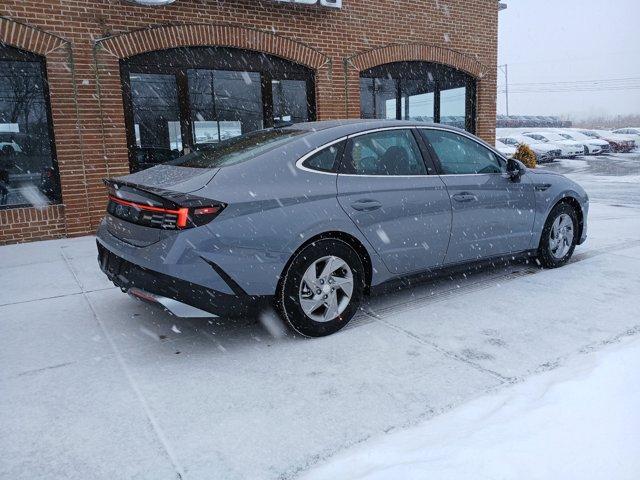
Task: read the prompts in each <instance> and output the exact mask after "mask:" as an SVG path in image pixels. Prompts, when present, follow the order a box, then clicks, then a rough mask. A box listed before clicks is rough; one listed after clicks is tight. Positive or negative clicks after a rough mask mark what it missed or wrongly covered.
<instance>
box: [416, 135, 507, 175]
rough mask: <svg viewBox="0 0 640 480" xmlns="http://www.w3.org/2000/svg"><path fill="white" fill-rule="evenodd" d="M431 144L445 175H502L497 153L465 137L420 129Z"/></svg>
mask: <svg viewBox="0 0 640 480" xmlns="http://www.w3.org/2000/svg"><path fill="white" fill-rule="evenodd" d="M420 133H421V134H422V136H423V137H424V139H425V140H426V141H427V142H429V143H430V144H431V146H432V147H433V149H434V151H435V152H436V155H437V156H438V160H439V161H440V166H441V167H442V173H444V174H449V175H451V174H474V173H500V172H502V168H501V164H500V162H499V161H498V159H497V157H496V155H495V153H493V152H492V151H491V150H489V149H488V148H486V147H484V146H482V145H480V144H479V143H478V142H476V141H474V140H471V139H470V138H467V137H465V136H462V135H459V134H457V133H453V132H447V131H443V130H429V129H420Z"/></svg>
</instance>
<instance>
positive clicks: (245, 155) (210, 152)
mask: <svg viewBox="0 0 640 480" xmlns="http://www.w3.org/2000/svg"><path fill="white" fill-rule="evenodd" d="M303 133H305V130H294V129H282V130H278V129H273V130H258V131H256V132H251V133H246V134H244V135H240V136H238V137H234V138H230V139H228V140H223V141H221V142H218V143H215V144H209V145H207V146H204V147H202V148H201V149H199V150H196V151H195V152H192V153H189V154H187V155H185V156H183V157H180V158H176V159H175V160H170V161H168V162H166V164H167V165H177V166H180V167H191V168H219V167H228V166H229V165H235V164H237V163H241V162H245V161H247V160H250V159H252V158H255V157H257V156H258V155H262V154H263V153H266V152H268V151H269V150H273V149H274V148H276V147H279V146H281V145H284V144H286V143H287V142H289V141H290V140H291V139H292V138H294V137H297V136H298V135H301V134H303Z"/></svg>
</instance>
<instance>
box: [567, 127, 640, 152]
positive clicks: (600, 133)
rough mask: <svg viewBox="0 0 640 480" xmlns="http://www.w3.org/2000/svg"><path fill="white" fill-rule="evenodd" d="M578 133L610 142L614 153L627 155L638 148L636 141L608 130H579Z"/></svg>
mask: <svg viewBox="0 0 640 480" xmlns="http://www.w3.org/2000/svg"><path fill="white" fill-rule="evenodd" d="M578 131H579V132H580V133H583V134H585V135H586V136H587V137H591V138H599V139H600V140H605V141H607V142H609V144H610V145H611V149H612V150H613V151H614V152H622V153H626V152H630V151H631V150H633V149H634V148H636V142H635V140H634V139H633V138H632V137H630V136H628V135H620V134H619V133H613V132H609V131H608V130H590V129H579V130H578Z"/></svg>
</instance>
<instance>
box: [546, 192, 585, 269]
mask: <svg viewBox="0 0 640 480" xmlns="http://www.w3.org/2000/svg"><path fill="white" fill-rule="evenodd" d="M561 215H568V216H569V218H570V219H571V221H572V223H573V239H572V241H571V245H570V246H569V249H568V250H567V252H566V253H565V254H564V255H562V256H561V257H560V258H558V257H557V256H556V255H554V251H553V245H552V227H553V224H554V222H555V221H556V219H557V218H558V217H560V216H561ZM577 242H578V215H577V214H576V211H575V209H574V208H573V207H572V206H571V205H569V204H568V203H565V202H562V203H559V204H557V205H556V206H555V207H553V209H552V210H551V212H550V213H549V216H548V217H547V221H546V222H545V224H544V228H543V229H542V236H541V237H540V245H539V246H538V260H539V261H540V263H541V264H542V266H543V267H545V268H557V267H561V266H562V265H564V264H565V263H567V262H568V261H569V259H570V258H571V256H572V255H573V251H574V250H575V248H576V244H577Z"/></svg>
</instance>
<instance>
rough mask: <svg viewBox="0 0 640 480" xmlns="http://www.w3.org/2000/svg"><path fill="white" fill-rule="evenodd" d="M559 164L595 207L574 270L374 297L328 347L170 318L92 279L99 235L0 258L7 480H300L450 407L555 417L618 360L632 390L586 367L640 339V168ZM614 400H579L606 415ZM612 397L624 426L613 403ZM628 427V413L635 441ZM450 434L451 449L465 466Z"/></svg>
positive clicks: (513, 272)
mask: <svg viewBox="0 0 640 480" xmlns="http://www.w3.org/2000/svg"><path fill="white" fill-rule="evenodd" d="M568 162H569V163H567V162H562V164H553V165H551V166H549V167H545V168H551V169H558V170H560V171H563V172H565V173H568V174H569V175H571V176H574V178H577V179H579V180H580V182H581V183H583V185H584V186H585V188H586V189H587V191H588V192H589V193H590V195H591V197H592V199H593V202H592V205H591V212H590V217H589V239H588V241H587V243H586V244H585V245H583V246H580V247H578V248H577V250H576V254H575V256H574V260H573V261H572V262H571V263H570V264H569V265H567V266H565V267H563V268H561V269H556V270H539V269H537V268H535V267H534V266H532V265H527V264H523V263H516V264H512V265H507V266H503V267H499V268H494V269H484V270H481V271H476V272H470V273H468V274H467V275H456V276H452V277H444V278H440V279H438V280H435V281H432V282H429V283H426V284H423V285H417V286H415V287H413V288H411V289H407V290H403V291H400V292H397V293H394V294H389V295H386V296H384V297H377V298H373V299H371V300H370V301H369V302H368V303H367V304H366V305H365V308H364V311H363V312H361V313H360V314H359V315H358V316H357V318H356V319H354V321H353V322H352V324H351V325H350V326H349V327H347V328H346V329H345V330H343V331H341V332H340V333H338V334H337V335H334V336H331V337H327V338H323V339H317V340H302V339H298V338H293V337H291V336H285V337H283V338H279V337H272V336H271V335H270V334H269V333H268V331H267V330H266V329H265V328H264V327H263V326H262V324H261V323H260V322H259V320H258V319H254V318H247V319H245V320H242V321H235V322H231V321H226V320H216V321H215V322H212V323H209V322H208V321H207V320H202V319H200V320H198V319H188V320H183V319H176V318H172V317H170V316H169V315H167V314H165V313H164V312H161V311H159V310H156V309H153V308H150V307H148V306H146V305H145V304H143V303H141V302H137V301H134V300H132V299H130V298H129V297H127V296H126V295H124V294H122V293H121V292H120V291H119V290H118V289H116V288H114V287H113V286H112V285H110V284H109V283H108V282H107V281H106V279H105V278H104V276H103V275H102V273H101V272H100V271H99V269H98V266H97V261H96V250H95V241H94V239H92V238H90V237H86V238H78V239H67V240H56V241H49V242H39V243H34V244H26V245H12V246H6V247H0V432H1V433H2V434H1V435H0V459H1V460H0V478H11V479H12V480H14V479H21V478H24V479H30V480H31V479H33V478H65V479H66V478H70V479H82V480H85V479H87V478H91V479H109V480H114V479H129V478H142V479H154V480H163V479H176V478H179V477H180V478H183V479H212V478H215V479H216V480H219V479H220V480H226V479H252V480H253V479H290V478H295V477H298V476H301V475H304V474H306V473H307V471H309V470H310V469H313V468H322V467H321V466H322V464H323V463H324V462H325V461H327V460H329V459H331V457H333V456H336V455H340V454H341V452H343V451H348V449H349V448H351V447H354V446H356V445H361V446H362V447H363V448H367V447H366V446H365V443H364V442H366V441H367V440H372V441H374V442H378V441H384V439H383V440H375V439H376V438H381V437H382V438H384V436H385V433H387V432H398V431H400V430H401V429H403V428H411V427H412V426H417V425H421V424H422V423H423V422H425V421H426V422H427V423H426V424H425V425H426V426H427V427H424V428H426V429H427V430H429V429H430V428H431V427H429V425H435V424H436V423H435V422H447V418H451V417H449V415H456V413H455V412H459V411H461V412H467V414H468V415H471V418H475V421H474V422H473V423H474V424H475V425H476V426H480V427H487V428H488V427H489V426H490V423H483V421H482V420H481V419H480V420H479V419H478V415H480V410H479V409H476V408H478V407H473V406H474V405H476V406H478V405H479V406H482V405H485V406H486V405H491V402H493V401H495V399H496V398H501V397H500V396H501V395H504V397H502V398H505V399H510V401H509V402H508V403H507V406H505V410H502V411H501V410H499V409H498V410H496V411H495V412H494V413H493V414H495V415H496V417H495V418H500V419H501V422H496V424H495V428H496V429H499V428H504V429H505V430H504V432H505V435H506V433H507V431H508V430H509V428H510V426H511V425H512V424H511V423H510V421H512V420H513V421H515V420H517V418H516V417H518V416H519V415H516V413H515V412H516V411H522V412H524V411H525V410H527V408H526V407H527V405H531V406H532V409H530V410H531V412H529V413H530V414H531V415H532V416H531V417H529V415H527V418H529V419H533V418H542V417H536V415H537V413H536V412H538V410H540V414H541V415H542V414H544V413H545V412H547V413H549V414H551V413H550V412H552V411H554V410H549V409H548V408H551V407H553V406H554V404H555V406H556V407H559V406H560V404H561V403H562V402H561V401H560V400H561V398H564V395H563V394H562V392H565V391H566V388H568V387H566V385H567V384H571V382H570V381H569V380H568V377H570V376H571V375H573V373H574V372H575V374H576V378H575V381H576V382H581V379H582V380H585V379H587V378H591V377H594V378H600V377H601V373H598V372H602V371H603V370H600V367H598V366H597V365H600V364H601V365H602V368H604V369H605V370H604V371H608V370H607V369H608V368H610V364H611V362H614V363H615V362H617V363H618V365H619V367H620V372H621V373H620V375H621V376H619V377H617V378H618V379H619V380H620V381H621V382H622V378H623V377H622V375H623V372H627V371H629V370H628V369H627V368H626V367H627V366H629V365H626V362H629V364H630V362H631V361H632V360H633V359H631V358H630V357H627V356H622V357H621V356H618V355H617V354H615V353H612V354H611V356H608V355H607V356H605V357H602V358H603V359H604V360H603V361H602V362H601V363H600V362H597V361H596V360H597V359H599V358H601V357H599V355H598V354H597V353H590V354H585V353H584V352H585V351H589V352H597V351H599V350H601V349H602V348H604V347H605V346H607V345H609V344H612V343H617V342H618V341H620V339H624V343H626V342H627V341H628V342H631V343H629V345H632V344H633V345H637V342H636V340H635V339H637V338H640V316H639V314H638V312H640V275H639V274H638V272H639V271H640V188H638V186H637V184H635V183H634V182H629V181H627V180H628V177H630V176H638V175H639V174H640V173H639V170H638V168H639V167H640V158H638V157H637V156H636V157H635V160H633V156H625V157H621V158H618V157H616V156H611V157H610V158H609V157H596V158H594V159H592V158H589V159H586V160H583V161H577V163H575V164H572V163H571V161H568ZM597 162H608V163H607V164H604V163H597ZM601 172H608V173H606V175H607V176H608V177H610V178H607V181H606V182H601V181H600V180H599V179H598V177H599V176H602V175H604V173H601ZM611 172H613V173H611ZM618 180H619V181H618ZM633 342H636V343H633ZM607 348H609V347H607ZM611 348H615V347H611ZM592 355H594V356H593V357H592ZM624 355H626V354H624ZM607 358H609V360H607ZM636 358H637V357H636ZM594 359H596V360H594ZM616 359H618V360H616ZM575 362H578V363H577V364H580V363H586V366H585V367H584V370H583V369H579V370H576V369H575V368H574V367H573V366H572V365H577V364H576V363H575ZM593 365H596V366H595V367H593ZM563 366H568V367H567V369H566V370H562V369H561V368H564V367H563ZM555 369H557V371H554V372H552V373H550V374H549V375H551V377H547V376H544V375H546V374H544V372H547V371H550V370H555ZM636 371H638V370H637V369H636ZM562 372H565V373H562ZM589 372H592V373H591V374H590V373H589ZM539 374H543V376H535V375H539ZM555 375H558V377H556V376H555ZM540 379H542V380H540ZM545 379H547V380H545ZM563 379H566V380H567V381H566V382H565V381H564V380H563ZM636 379H637V377H636ZM630 381H631V380H630ZM528 382H534V383H532V384H529V383H528ZM539 382H543V383H544V382H548V385H549V386H550V390H549V392H551V393H544V391H543V389H538V387H540V385H542V384H541V383H539ZM567 382H568V383H567ZM589 382H591V381H589ZM514 383H515V384H517V385H516V386H515V387H514V386H513V384H514ZM623 383H624V382H623ZM563 385H565V386H563ZM613 386H614V385H612V384H611V383H607V387H608V388H613ZM583 387H584V388H585V389H586V388H587V386H586V384H585V385H582V386H580V385H575V389H574V390H573V391H578V389H580V392H582V391H583V390H582V388H583ZM540 388H541V387H540ZM620 388H621V389H622V388H623V387H620ZM629 388H631V386H629ZM507 389H509V390H507ZM584 391H586V390H584ZM620 391H621V392H622V391H623V390H620ZM624 391H625V392H630V391H631V390H624ZM531 394H536V395H538V396H542V399H544V400H540V399H536V398H534V397H532V396H531ZM607 394H608V390H606V389H600V391H599V392H598V394H597V395H595V396H593V397H590V398H580V400H582V401H583V403H585V404H593V405H594V408H598V405H600V404H601V402H606V401H607V399H606V398H605V397H606V395H607ZM486 395H491V396H489V397H487V398H484V399H483V397H485V396H486ZM496 395H497V396H498V397H496ZM547 395H551V396H547ZM610 397H611V398H610V402H611V403H610V404H611V405H612V412H609V413H616V411H617V410H616V408H618V407H619V408H622V407H621V405H622V403H620V402H621V400H620V398H619V395H618V396H616V395H615V394H614V393H613V392H612V393H611V395H610ZM474 402H479V403H477V404H476V403H474ZM468 405H471V407H468V408H470V409H471V410H466V409H467V406H468ZM534 406H535V408H533V407H534ZM583 406H584V405H579V407H580V408H582V407H583ZM587 406H588V405H587ZM587 406H584V408H587ZM581 411H582V412H584V414H585V415H588V414H590V413H593V410H589V411H586V410H584V411H583V410H579V411H577V412H576V414H578V413H579V412H581ZM445 412H450V413H445ZM443 413H444V416H443V415H441V414H443ZM473 414H478V415H476V416H475V417H474V416H473ZM510 414H511V416H510ZM619 415H624V412H623V411H621V410H620V411H619ZM634 415H635V416H634ZM637 418H638V417H637V413H636V412H634V411H628V412H627V414H626V415H625V416H624V420H626V422H627V426H628V427H629V428H631V426H632V425H634V423H633V422H636V423H635V425H637ZM524 420H525V419H523V421H524ZM555 420H556V422H558V421H561V419H555ZM565 420H566V422H567V423H565V426H566V425H569V423H571V422H570V421H571V420H572V419H571V418H569V417H567V418H566V419H565ZM585 423H586V424H587V425H589V424H590V425H592V434H593V435H594V436H597V435H601V434H603V433H607V434H610V435H612V436H615V435H616V434H619V435H620V437H616V438H613V437H611V438H609V441H610V443H611V445H616V444H617V443H618V442H619V441H621V439H622V435H623V434H628V433H633V432H632V431H630V430H629V429H627V430H624V431H621V430H615V426H612V429H610V430H606V432H605V430H603V429H604V428H605V426H602V425H601V424H598V423H597V422H596V423H594V422H589V421H588V418H587V420H585ZM522 426H523V428H524V427H525V426H526V427H530V425H529V424H527V425H525V424H522ZM469 427H471V425H469ZM417 428H420V427H417ZM530 429H531V428H530ZM635 432H637V430H635ZM452 433H455V430H452ZM497 433H499V430H486V429H485V428H479V429H478V433H477V434H475V435H480V436H481V435H489V434H497ZM582 435H583V437H581V438H576V439H575V441H576V445H582V442H584V440H585V439H584V434H582ZM480 436H473V438H471V439H470V440H468V441H473V440H477V439H478V438H480ZM389 438H391V437H389ZM565 438H566V437H565ZM451 439H452V441H451V443H450V444H449V447H450V450H449V451H450V452H455V451H458V452H460V451H462V447H463V446H464V445H465V444H464V443H461V444H458V445H456V443H457V441H456V437H455V436H453V437H451ZM538 440H540V437H538ZM597 440H598V442H599V441H600V440H601V439H597ZM460 441H461V442H464V441H467V440H465V439H464V438H463V439H461V440H460ZM594 441H595V440H594ZM531 442H532V443H526V442H525V443H521V444H520V446H521V447H522V448H524V447H525V446H532V445H534V443H536V442H537V440H536V439H535V438H533V439H532V440H531ZM638 443H639V442H638V440H637V437H636V441H635V445H637V444H638ZM512 444H513V445H516V444H515V443H513V442H511V443H509V445H512ZM598 444H599V443H598ZM466 445H471V443H469V444H466ZM632 446H633V445H630V446H629V448H631V447H632ZM439 447H440V448H445V447H446V445H442V444H441V445H439ZM584 448H587V447H584ZM589 448H591V447H589ZM497 450H499V446H495V448H494V449H492V448H489V447H488V446H486V445H485V448H484V450H482V452H485V453H486V454H489V453H491V452H493V454H495V452H496V451H497ZM589 451H593V450H589ZM610 452H611V449H603V450H601V452H600V453H601V454H600V458H599V460H600V461H601V464H602V465H608V466H609V468H610V469H611V472H614V473H617V472H620V474H622V473H623V470H622V468H623V467H628V466H629V465H627V464H625V465H622V464H619V463H616V461H617V460H619V459H622V458H623V457H620V456H617V457H613V456H609V454H610ZM625 452H627V453H628V452H629V450H625ZM625 452H620V453H621V454H622V453H625ZM400 453H401V452H400ZM509 453H510V454H511V455H513V456H516V455H522V456H520V457H519V458H524V455H525V453H526V452H524V450H522V451H516V450H511V451H510V452H509ZM336 458H339V457H336ZM514 458H515V457H514ZM551 460H552V458H551V457H549V462H551ZM591 460H592V461H595V460H594V459H591ZM473 461H474V460H473V459H472V460H471V462H472V463H473ZM545 461H546V458H542V457H540V458H538V459H537V462H538V466H539V465H544V462H545ZM566 462H567V464H571V462H574V459H573V458H567V459H566ZM549 465H553V464H551V463H550V464H549ZM631 466H632V467H633V465H631ZM440 467H443V466H442V465H439V468H440ZM578 467H579V465H577V466H576V468H578ZM443 468H444V467H443ZM480 471H481V469H480V468H478V470H477V472H476V475H475V476H474V478H479V473H478V472H480ZM594 471H595V470H594ZM317 472H320V470H318V471H317ZM425 476H426V475H425ZM506 476H507V477H508V478H518V475H511V476H510V475H506ZM433 477H434V478H438V475H434V476H433ZM333 478H343V475H338V476H337V477H335V476H334V477H333ZM396 478H397V477H396ZM439 478H446V476H440V477H439ZM547 478H564V477H563V476H562V475H552V474H550V475H547ZM583 478H589V477H588V476H587V477H583ZM609 478H616V477H615V475H614V474H613V473H612V475H611V476H610V477H609Z"/></svg>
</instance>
